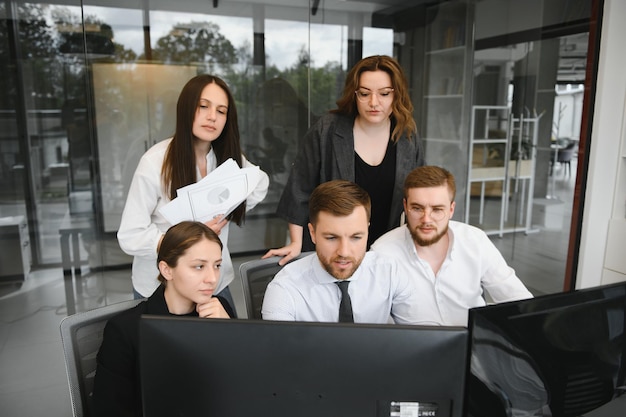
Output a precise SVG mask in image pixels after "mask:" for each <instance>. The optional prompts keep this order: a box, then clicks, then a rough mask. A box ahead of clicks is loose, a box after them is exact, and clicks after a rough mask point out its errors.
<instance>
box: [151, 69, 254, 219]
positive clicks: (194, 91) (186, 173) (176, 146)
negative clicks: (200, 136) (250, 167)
mask: <svg viewBox="0 0 626 417" xmlns="http://www.w3.org/2000/svg"><path fill="white" fill-rule="evenodd" d="M211 83H215V84H217V86H218V87H220V88H221V89H222V90H224V92H225V93H226V96H227V97H228V112H227V114H226V124H225V126H224V130H222V134H221V135H220V136H219V137H218V138H217V139H215V140H214V141H213V142H211V147H212V148H213V152H215V156H216V157H217V164H218V165H220V164H221V163H222V162H224V161H226V160H227V159H228V158H232V159H234V160H235V161H237V164H239V166H240V167H241V166H242V159H241V153H242V152H241V143H240V141H239V125H238V124H237V107H236V106H235V99H234V98H233V95H232V93H231V92H230V89H229V88H228V85H227V84H226V82H224V80H222V79H221V78H219V77H216V76H215V75H209V74H201V75H197V76H195V77H193V78H192V79H191V80H189V81H188V82H187V84H185V86H184V87H183V89H182V90H181V92H180V95H179V96H178V102H177V103H176V132H175V133H174V137H173V138H172V141H171V142H170V145H169V147H168V148H167V153H166V154H165V158H164V160H163V167H162V168H161V180H162V182H163V187H164V188H165V190H166V193H167V194H168V195H169V196H170V199H171V200H173V199H175V198H176V190H178V189H179V188H181V187H184V186H186V185H189V184H193V183H195V182H196V181H197V176H196V159H195V154H194V148H193V142H194V136H193V133H192V132H193V121H194V119H195V117H196V111H197V109H198V104H199V102H200V95H201V94H202V90H204V88H205V87H206V86H207V85H209V84H211ZM245 214H246V203H245V201H244V202H243V203H241V204H240V205H239V207H237V208H236V209H235V210H234V211H233V212H232V213H231V214H230V215H229V216H228V218H229V219H230V220H233V221H234V222H235V223H237V225H241V224H242V223H243V221H244V218H245Z"/></svg>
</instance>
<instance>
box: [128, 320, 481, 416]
mask: <svg viewBox="0 0 626 417" xmlns="http://www.w3.org/2000/svg"><path fill="white" fill-rule="evenodd" d="M468 341H469V338H468V332H467V329H465V328H452V327H450V328H444V327H439V328H437V327H431V328H429V327H418V326H415V327H413V326H402V325H366V324H343V323H342V324H339V323H311V322H308V323H306V322H275V321H261V320H215V319H213V320H211V319H194V318H171V317H157V316H144V317H143V318H142V320H141V322H140V367H141V381H142V398H143V407H144V416H146V417H159V416H167V417H171V416H215V417H251V416H271V417H293V416H298V417H307V416H315V417H320V416H324V417H332V416H341V417H351V416H354V417H357V416H358V417H381V416H384V417H391V416H407V417H408V416H414V417H418V416H423V417H443V416H445V417H461V416H462V415H463V399H464V390H465V377H466V374H467V357H468Z"/></svg>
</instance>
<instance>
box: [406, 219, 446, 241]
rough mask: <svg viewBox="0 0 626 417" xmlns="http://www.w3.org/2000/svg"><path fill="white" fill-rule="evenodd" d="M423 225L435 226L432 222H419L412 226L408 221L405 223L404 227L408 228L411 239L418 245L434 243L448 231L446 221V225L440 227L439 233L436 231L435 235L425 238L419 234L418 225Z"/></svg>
mask: <svg viewBox="0 0 626 417" xmlns="http://www.w3.org/2000/svg"><path fill="white" fill-rule="evenodd" d="M424 226H430V227H435V225H434V224H432V223H421V224H418V225H417V226H416V227H412V226H411V225H410V224H408V223H407V225H406V227H407V228H408V229H409V233H411V237H412V238H413V241H414V242H415V243H417V244H418V245H419V246H431V245H434V244H435V243H437V242H439V241H440V240H441V238H442V237H444V236H445V235H446V234H447V233H448V223H446V225H445V226H444V227H443V229H441V231H440V232H439V233H437V234H436V235H435V236H432V237H430V238H428V239H425V238H423V237H421V236H420V235H419V229H420V227H424Z"/></svg>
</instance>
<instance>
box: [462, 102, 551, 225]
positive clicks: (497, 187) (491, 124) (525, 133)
mask: <svg viewBox="0 0 626 417" xmlns="http://www.w3.org/2000/svg"><path fill="white" fill-rule="evenodd" d="M540 118H541V115H539V116H536V117H532V118H531V117H524V116H520V117H514V116H513V115H512V114H511V110H510V108H509V107H508V106H473V107H472V116H471V122H470V143H469V152H468V155H469V156H468V163H467V165H468V174H467V190H468V192H467V193H466V201H465V221H466V223H471V219H470V208H471V198H472V196H473V195H479V196H480V202H479V212H478V222H477V223H478V225H483V221H484V207H485V197H486V196H490V197H496V198H498V199H499V204H500V217H499V222H498V225H497V227H496V228H487V229H486V230H485V232H486V233H487V234H498V235H499V236H502V235H503V234H504V233H507V232H518V231H524V232H526V233H528V232H530V231H531V220H532V208H533V189H534V183H535V161H536V152H537V150H536V145H537V135H538V122H539V119H540ZM511 182H513V189H512V188H511ZM520 192H521V198H519V199H518V203H519V213H520V216H519V219H516V222H515V224H513V225H512V226H506V225H507V224H508V213H509V199H510V197H511V196H512V195H513V194H518V193H520Z"/></svg>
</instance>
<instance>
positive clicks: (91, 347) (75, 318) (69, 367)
mask: <svg viewBox="0 0 626 417" xmlns="http://www.w3.org/2000/svg"><path fill="white" fill-rule="evenodd" d="M141 301H143V300H129V301H122V302H120V303H115V304H111V305H108V306H105V307H100V308H96V309H95V310H90V311H86V312H84V313H78V314H73V315H71V316H67V317H65V318H64V319H63V320H61V326H60V327H61V342H62V343H63V354H64V356H65V370H66V371H67V381H68V385H69V389H70V400H71V402H72V414H73V416H74V417H89V416H90V415H92V414H93V413H92V412H91V411H90V404H91V394H92V392H93V380H94V376H95V374H96V356H97V354H98V351H99V350H100V345H101V344H102V333H103V331H104V326H105V324H106V322H107V321H108V320H109V319H110V318H111V317H112V316H114V315H116V314H118V313H120V312H122V311H124V310H128V309H130V308H132V307H134V306H135V305H137V304H138V303H139V302H141Z"/></svg>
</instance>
